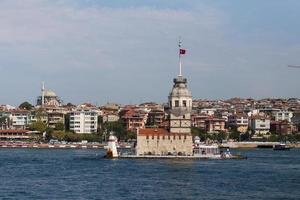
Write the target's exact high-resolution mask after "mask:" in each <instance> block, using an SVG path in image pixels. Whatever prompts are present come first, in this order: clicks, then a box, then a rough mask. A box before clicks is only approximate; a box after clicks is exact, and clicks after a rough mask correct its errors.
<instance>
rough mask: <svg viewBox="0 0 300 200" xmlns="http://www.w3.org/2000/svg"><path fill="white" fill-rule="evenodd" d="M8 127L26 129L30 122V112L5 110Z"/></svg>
mask: <svg viewBox="0 0 300 200" xmlns="http://www.w3.org/2000/svg"><path fill="white" fill-rule="evenodd" d="M7 116H8V118H9V121H10V124H9V128H10V129H26V127H27V125H28V124H29V123H30V112H29V111H27V110H21V109H13V110H10V111H8V112H7Z"/></svg>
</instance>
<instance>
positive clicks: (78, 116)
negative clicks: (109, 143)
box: [69, 109, 98, 133]
mask: <svg viewBox="0 0 300 200" xmlns="http://www.w3.org/2000/svg"><path fill="white" fill-rule="evenodd" d="M97 122H98V115H97V112H96V111H94V110H91V109H77V110H75V111H72V112H70V122H69V123H70V124H69V125H70V130H71V131H74V132H75V133H96V132H97V125H98V124H97Z"/></svg>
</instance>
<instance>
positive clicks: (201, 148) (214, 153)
mask: <svg viewBox="0 0 300 200" xmlns="http://www.w3.org/2000/svg"><path fill="white" fill-rule="evenodd" d="M193 156H194V157H197V158H204V159H205V158H207V159H225V158H234V157H236V156H235V155H232V154H231V153H230V151H229V148H228V149H227V150H226V151H225V152H223V151H221V150H220V149H219V146H218V145H217V144H212V145H206V144H201V145H196V146H195V147H194V150H193Z"/></svg>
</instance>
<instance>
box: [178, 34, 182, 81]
mask: <svg viewBox="0 0 300 200" xmlns="http://www.w3.org/2000/svg"><path fill="white" fill-rule="evenodd" d="M178 47H179V49H178V50H179V51H178V53H179V76H182V73H181V70H182V69H181V68H182V66H181V53H180V47H181V38H179V43H178Z"/></svg>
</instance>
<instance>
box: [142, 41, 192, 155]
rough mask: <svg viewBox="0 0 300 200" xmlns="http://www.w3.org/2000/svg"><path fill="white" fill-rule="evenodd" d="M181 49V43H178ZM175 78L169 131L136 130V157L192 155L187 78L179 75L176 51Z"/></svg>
mask: <svg viewBox="0 0 300 200" xmlns="http://www.w3.org/2000/svg"><path fill="white" fill-rule="evenodd" d="M179 47H181V43H179ZM179 52H180V53H179V63H180V64H179V66H180V70H179V75H178V76H177V77H176V78H175V79H174V80H173V82H174V85H173V88H172V90H171V92H170V94H169V98H168V100H169V120H168V121H169V130H166V129H162V128H141V129H138V131H137V147H136V151H137V155H145V154H151V155H169V154H173V155H174V154H175V155H192V153H193V141H192V135H191V111H192V94H191V92H190V91H189V90H188V88H187V79H186V78H184V77H183V76H182V74H181V60H180V58H181V53H182V52H184V53H185V51H182V49H180V50H179Z"/></svg>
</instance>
